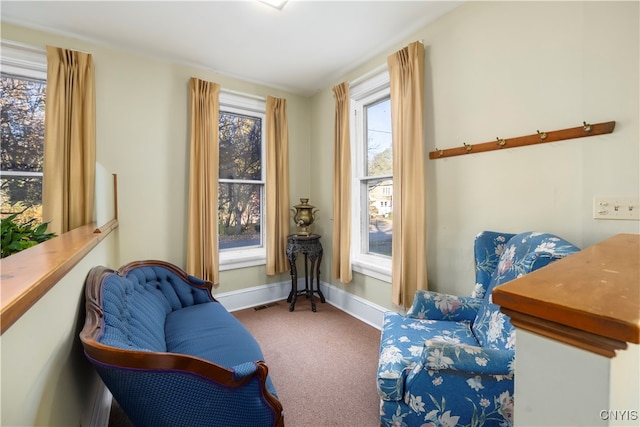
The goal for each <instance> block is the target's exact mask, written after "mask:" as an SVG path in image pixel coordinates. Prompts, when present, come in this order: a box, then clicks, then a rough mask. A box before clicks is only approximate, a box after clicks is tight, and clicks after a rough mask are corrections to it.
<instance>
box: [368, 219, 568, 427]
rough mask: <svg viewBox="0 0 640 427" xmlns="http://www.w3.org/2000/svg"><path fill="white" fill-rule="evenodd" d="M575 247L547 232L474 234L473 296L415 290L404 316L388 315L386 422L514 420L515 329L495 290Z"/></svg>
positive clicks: (427, 426) (383, 385)
mask: <svg viewBox="0 0 640 427" xmlns="http://www.w3.org/2000/svg"><path fill="white" fill-rule="evenodd" d="M578 250H579V249H578V248H577V247H575V246H574V245H572V244H571V243H569V242H567V241H565V240H563V239H561V238H559V237H557V236H554V235H552V234H548V233H534V232H527V233H521V234H518V235H514V234H507V233H497V232H492V231H485V232H482V233H480V234H479V235H477V236H476V238H475V244H474V254H475V269H476V284H475V288H474V290H473V292H472V294H471V296H454V295H447V294H441V293H437V292H430V291H418V292H416V295H415V298H414V302H413V305H412V306H411V308H410V309H409V311H408V312H407V314H406V315H401V314H399V313H394V312H388V313H385V315H384V321H383V327H382V333H381V340H380V355H379V363H378V378H377V382H378V393H379V394H380V398H381V401H380V423H381V425H382V426H394V427H401V426H402V427H404V426H408V427H414V426H415V427H436V426H451V427H453V426H474V427H475V426H511V425H513V408H514V396H513V385H514V370H515V330H514V328H513V326H512V325H511V323H510V321H509V318H508V316H506V315H504V314H503V313H502V312H500V307H499V306H497V305H495V304H493V303H492V301H491V293H492V292H493V288H495V287H496V286H499V285H501V284H503V283H505V282H508V281H510V280H512V279H515V278H517V277H520V276H522V275H524V274H527V273H529V272H531V271H534V270H536V269H538V268H541V267H544V266H545V265H547V264H549V263H551V262H553V261H555V260H557V259H560V258H563V257H565V256H568V255H570V254H573V253H575V252H577V251H578Z"/></svg>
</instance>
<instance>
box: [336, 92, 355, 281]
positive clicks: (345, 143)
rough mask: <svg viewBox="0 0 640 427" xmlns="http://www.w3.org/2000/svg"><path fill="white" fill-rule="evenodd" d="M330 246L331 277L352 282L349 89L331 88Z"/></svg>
mask: <svg viewBox="0 0 640 427" xmlns="http://www.w3.org/2000/svg"><path fill="white" fill-rule="evenodd" d="M333 93H334V96H335V123H334V143H333V243H332V253H333V259H332V263H331V265H332V274H333V277H334V278H336V279H340V282H342V283H349V282H351V279H352V275H351V254H350V251H351V147H350V140H349V85H348V84H347V83H346V82H343V83H340V84H339V85H336V86H334V88H333Z"/></svg>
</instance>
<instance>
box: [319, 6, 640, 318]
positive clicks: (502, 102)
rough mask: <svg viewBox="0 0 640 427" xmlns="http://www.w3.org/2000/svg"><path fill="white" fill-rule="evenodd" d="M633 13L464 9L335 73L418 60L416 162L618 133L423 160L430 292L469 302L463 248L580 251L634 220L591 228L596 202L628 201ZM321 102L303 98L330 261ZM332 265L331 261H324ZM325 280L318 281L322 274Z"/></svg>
mask: <svg viewBox="0 0 640 427" xmlns="http://www.w3.org/2000/svg"><path fill="white" fill-rule="evenodd" d="M638 6H639V4H638V2H469V3H467V4H465V5H463V6H461V7H460V8H458V9H456V10H454V11H452V12H450V13H449V14H448V15H446V16H444V17H443V18H441V19H440V20H438V21H437V22H435V23H434V24H431V25H429V26H427V27H426V28H424V29H422V30H420V31H419V32H417V33H415V35H413V36H412V37H409V38H407V39H406V40H405V41H403V43H400V44H398V45H397V46H396V47H395V48H393V49H391V50H389V51H388V52H385V53H384V54H382V55H379V56H378V57H376V58H374V59H372V60H371V61H370V62H369V63H368V64H366V65H365V66H363V67H360V68H359V69H357V70H355V71H353V72H351V73H349V74H347V75H345V76H344V78H343V79H339V80H337V81H336V82H335V83H339V82H340V81H349V80H353V79H355V78H357V77H359V76H361V75H363V74H365V73H366V72H367V71H370V70H372V69H374V68H375V67H377V66H380V65H382V64H384V63H386V58H387V56H388V55H390V54H391V53H393V52H394V51H395V50H398V49H400V48H402V47H403V46H405V45H406V44H408V43H409V42H412V41H415V40H422V41H423V43H424V45H425V49H426V72H425V97H426V123H425V124H426V125H425V129H426V146H427V151H433V150H435V148H436V147H438V148H440V149H444V148H453V147H458V146H462V144H463V142H464V143H467V144H474V143H482V142H487V141H493V140H495V139H496V137H500V138H509V137H516V136H523V135H529V134H532V133H535V132H536V130H541V131H545V130H547V131H551V130H558V129H564V128H571V127H577V126H580V125H582V122H583V121H587V122H589V123H599V122H606V121H610V120H615V121H616V128H615V131H614V133H613V134H610V135H606V136H597V137H590V138H581V139H574V140H568V141H562V142H556V143H551V144H544V145H541V146H536V147H523V148H515V149H510V150H504V151H492V152H489V153H481V154H475V155H470V156H460V157H450V158H446V159H438V160H427V179H428V183H427V190H428V194H427V203H428V208H427V211H428V218H427V221H428V233H429V234H428V270H429V271H428V276H429V286H430V288H431V289H434V290H439V291H443V292H449V293H453V294H462V295H468V294H469V293H470V292H471V289H472V287H473V283H474V271H473V252H472V251H473V247H472V242H473V238H474V236H475V235H476V234H477V233H478V232H480V231H482V230H496V231H507V232H520V231H527V230H538V231H550V232H553V233H557V234H559V235H561V236H563V237H565V238H566V239H568V240H570V241H572V242H573V243H575V244H576V245H578V246H580V247H585V246H588V245H591V244H594V243H596V242H598V241H601V240H603V239H605V238H607V237H610V236H612V235H614V234H617V233H621V232H631V233H638V232H640V223H639V222H637V221H603V220H598V221H596V220H593V219H592V199H593V196H595V195H630V196H631V195H635V196H638V195H639V194H640V187H639V185H640V178H639V171H640V167H639V160H640V143H639V117H640V110H639V107H638V104H639V84H638V83H639V78H638V76H639V75H640V70H639V67H638V64H639V55H638V52H639V50H640V49H639V40H640V37H639V29H638V28H639V24H638V22H639V19H638V17H639V10H638V9H639V7H638ZM333 105H334V101H333V96H332V94H331V88H330V87H328V88H326V89H325V90H323V91H321V92H320V93H318V94H316V95H315V96H314V98H313V106H312V117H313V123H312V133H311V135H312V137H311V138H312V144H311V147H312V156H313V157H314V159H316V160H317V161H315V162H314V163H313V164H312V170H311V172H312V175H313V177H314V179H316V180H317V181H319V185H315V186H314V187H313V188H312V192H311V198H312V200H313V201H314V202H315V203H316V204H317V205H318V206H319V207H320V209H323V210H324V212H325V216H323V217H322V218H321V219H320V221H319V224H318V226H319V228H320V229H322V233H323V235H324V236H325V237H324V239H325V245H324V246H325V248H327V247H328V248H330V247H331V246H330V243H329V241H330V239H331V229H332V218H331V216H332V215H331V203H332V190H331V178H330V175H329V174H328V173H327V171H328V170H331V168H332V156H333V148H329V147H332V146H333V145H332V144H333V143H332V141H333V130H332V126H333ZM325 259H329V260H330V259H331V254H330V253H328V254H326V255H325ZM323 267H324V270H325V272H324V274H323V277H324V278H325V280H328V278H329V272H330V266H329V263H325V264H324V265H323ZM331 283H332V284H333V285H336V286H339V287H342V288H344V289H345V290H346V291H348V292H352V293H354V294H356V295H358V296H362V297H364V298H366V299H368V300H370V301H373V302H375V303H377V304H379V305H382V306H386V307H388V308H393V307H392V305H391V303H390V302H389V300H390V286H389V285H388V284H386V283H382V282H379V281H377V280H374V279H369V278H365V277H364V276H362V275H359V274H355V278H354V284H352V285H347V286H342V285H340V284H339V283H338V281H337V280H335V279H332V280H331Z"/></svg>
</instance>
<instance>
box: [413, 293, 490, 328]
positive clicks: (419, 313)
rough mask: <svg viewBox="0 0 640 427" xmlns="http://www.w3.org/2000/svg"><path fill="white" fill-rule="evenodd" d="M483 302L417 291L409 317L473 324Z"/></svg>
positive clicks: (476, 299) (477, 299) (466, 297)
mask: <svg viewBox="0 0 640 427" xmlns="http://www.w3.org/2000/svg"><path fill="white" fill-rule="evenodd" d="M481 303H482V300H481V299H479V298H473V297H468V296H456V295H449V294H442V293H439V292H432V291H417V292H416V295H415V297H414V298H413V304H412V305H411V308H409V311H407V314H406V315H407V316H409V317H414V318H416V319H429V320H450V321H454V322H457V321H461V320H468V321H471V322H473V320H474V319H475V318H476V315H477V314H478V309H479V308H480V304H481Z"/></svg>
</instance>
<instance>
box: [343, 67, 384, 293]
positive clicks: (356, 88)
mask: <svg viewBox="0 0 640 427" xmlns="http://www.w3.org/2000/svg"><path fill="white" fill-rule="evenodd" d="M349 93H350V98H351V100H350V113H351V120H350V122H351V126H350V127H351V153H352V163H351V171H352V172H351V175H352V181H351V188H352V194H353V196H352V198H351V224H352V226H351V267H352V269H353V271H356V272H358V273H361V274H365V275H367V276H371V277H374V278H376V279H379V280H382V281H385V282H389V283H391V258H390V257H385V256H381V255H374V254H369V253H367V252H368V250H367V248H366V247H365V246H366V242H367V240H366V238H365V237H364V235H365V233H367V235H368V233H369V221H368V212H369V209H368V205H367V200H366V199H367V196H366V182H365V184H363V181H362V179H363V177H365V176H366V171H365V166H366V157H367V153H366V141H365V138H366V133H365V129H364V126H365V124H364V111H365V107H366V106H367V105H369V104H371V103H373V102H375V101H377V100H380V99H382V98H385V97H388V96H389V95H390V87H389V71H388V69H387V67H386V66H383V67H380V68H378V69H376V70H374V71H373V72H372V73H371V74H370V75H368V76H365V77H363V78H361V79H359V80H358V81H357V82H354V83H351V85H350V87H349ZM363 185H364V187H365V189H364V190H363V189H362V187H363ZM365 214H366V216H365ZM365 218H366V219H365Z"/></svg>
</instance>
